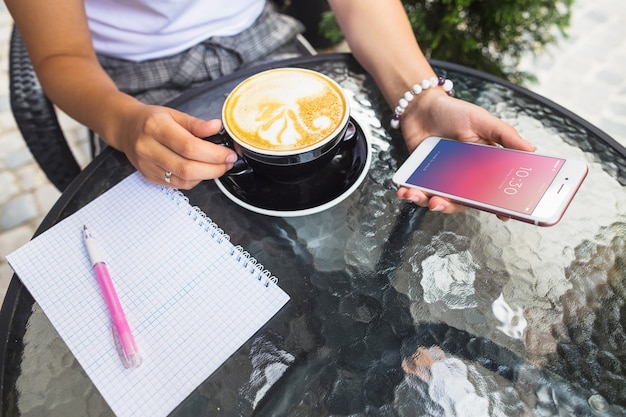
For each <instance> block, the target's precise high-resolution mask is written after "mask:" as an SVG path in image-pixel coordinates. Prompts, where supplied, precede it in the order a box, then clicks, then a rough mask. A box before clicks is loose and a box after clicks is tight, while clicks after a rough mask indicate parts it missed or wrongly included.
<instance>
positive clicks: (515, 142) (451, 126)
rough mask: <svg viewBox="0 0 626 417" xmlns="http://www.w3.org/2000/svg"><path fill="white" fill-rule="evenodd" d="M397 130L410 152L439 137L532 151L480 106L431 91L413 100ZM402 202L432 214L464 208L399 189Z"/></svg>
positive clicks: (408, 189) (413, 189) (438, 198)
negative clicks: (424, 209) (400, 130)
mask: <svg viewBox="0 0 626 417" xmlns="http://www.w3.org/2000/svg"><path fill="white" fill-rule="evenodd" d="M400 127H401V129H402V134H403V136H404V138H405V141H406V144H407V147H408V149H409V151H413V150H414V149H415V148H416V147H417V146H418V145H419V144H420V143H421V141H423V140H424V139H425V138H427V137H429V136H440V137H444V138H450V139H457V140H460V141H464V142H474V143H486V144H492V145H501V146H504V147H506V148H513V149H519V150H523V151H530V152H532V151H534V150H535V147H534V146H533V145H531V144H530V143H528V142H526V141H525V140H524V139H522V137H521V136H520V135H519V133H517V131H516V130H515V128H513V127H512V126H510V125H509V124H507V123H505V122H504V121H503V120H501V119H499V118H497V117H496V116H494V115H492V114H491V113H489V112H488V111H487V110H485V109H483V108H482V107H479V106H476V105H474V104H471V103H468V102H466V101H463V100H459V99H455V98H453V97H449V96H448V95H447V94H446V93H445V92H443V91H442V90H437V89H434V90H432V91H428V92H426V93H422V95H420V97H419V100H417V99H416V100H413V102H411V104H410V105H409V106H408V107H407V109H406V111H405V112H404V114H403V115H402V118H401V122H400ZM397 195H398V197H399V198H401V199H405V200H410V201H413V202H414V203H415V204H417V205H419V206H422V207H428V208H429V209H430V210H431V211H439V212H443V213H455V212H458V211H461V210H463V206H461V205H459V204H455V203H452V202H451V201H450V200H448V199H446V198H443V197H437V196H433V197H430V198H429V197H428V196H427V195H426V194H425V193H423V192H422V191H420V190H418V189H416V188H407V187H401V188H399V189H398V192H397Z"/></svg>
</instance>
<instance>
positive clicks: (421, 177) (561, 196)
mask: <svg viewBox="0 0 626 417" xmlns="http://www.w3.org/2000/svg"><path fill="white" fill-rule="evenodd" d="M587 171H588V167H587V164H586V163H584V162H582V161H578V160H571V159H564V158H558V157H553V156H547V155H541V154H537V153H532V152H523V151H517V150H513V149H507V148H502V147H498V146H489V145H480V144H474V143H466V142H459V141H456V140H452V139H445V138H439V137H429V138H427V139H425V140H424V141H423V142H422V143H421V144H420V145H419V146H418V147H417V148H416V149H415V151H414V152H413V153H412V154H411V155H410V156H409V158H408V159H407V160H406V161H405V162H404V164H402V166H401V167H400V168H399V169H398V171H397V172H396V173H395V174H394V176H393V183H394V184H395V185H396V186H397V187H401V186H404V187H415V188H419V189H421V190H422V191H424V192H425V193H426V194H427V195H429V196H433V195H438V196H442V197H446V198H449V199H450V200H452V201H454V202H456V203H459V204H462V205H465V206H468V207H473V208H477V209H480V210H484V211H487V212H490V213H495V214H497V215H499V216H504V217H510V218H512V219H517V220H521V221H524V222H527V223H532V224H535V225H538V226H552V225H554V224H556V223H557V222H558V221H559V220H560V219H561V217H562V216H563V213H564V212H565V210H566V209H567V207H568V205H569V204H570V202H571V201H572V198H573V197H574V195H575V194H576V192H577V191H578V188H579V187H580V185H581V183H582V182H583V180H584V179H585V177H586V176H587Z"/></svg>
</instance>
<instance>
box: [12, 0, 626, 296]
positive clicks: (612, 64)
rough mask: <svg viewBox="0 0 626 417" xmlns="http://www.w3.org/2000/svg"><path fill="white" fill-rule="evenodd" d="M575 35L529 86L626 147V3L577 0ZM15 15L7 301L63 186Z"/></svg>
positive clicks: (530, 62) (538, 60) (82, 156)
mask: <svg viewBox="0 0 626 417" xmlns="http://www.w3.org/2000/svg"><path fill="white" fill-rule="evenodd" d="M571 23H572V25H571V27H570V29H569V30H568V34H569V37H568V38H567V39H563V40H561V41H560V42H559V43H558V44H557V45H555V46H552V47H550V48H549V49H548V50H547V51H545V52H544V53H543V54H541V55H540V56H539V57H529V58H528V59H526V60H524V62H522V65H521V67H522V68H523V69H525V70H527V71H530V72H532V73H534V74H535V75H537V77H538V79H539V81H538V83H537V84H536V85H533V86H530V87H529V88H530V89H531V90H533V91H534V92H536V93H538V94H541V95H543V96H544V97H547V98H549V99H551V100H552V101H554V102H556V103H558V104H560V105H562V106H564V107H566V108H568V109H569V110H571V111H573V112H574V113H576V114H578V115H580V116H581V117H583V118H584V119H586V120H588V121H589V122H591V123H593V124H594V125H596V126H598V127H599V128H601V129H602V130H604V131H605V132H606V133H608V134H609V135H611V136H612V137H613V138H614V139H616V140H618V141H619V142H620V143H622V144H624V145H625V146H626V75H625V74H624V67H625V66H626V42H624V41H623V39H625V38H626V2H624V0H577V1H576V2H575V4H574V7H573V16H572V21H571ZM11 27H12V20H11V17H10V15H9V14H8V12H7V11H6V8H5V6H4V3H2V4H0V300H1V299H3V298H4V295H5V293H6V289H7V287H8V284H9V281H10V279H11V276H12V270H11V268H10V267H9V266H8V264H7V263H6V259H5V256H6V255H7V254H8V253H10V252H12V251H13V250H14V249H16V248H18V247H19V246H21V245H23V244H24V243H26V242H27V241H28V240H29V239H30V238H31V237H32V235H33V233H34V232H35V230H36V228H37V226H38V225H39V223H40V222H41V220H42V219H43V217H44V216H45V214H46V213H47V212H48V210H49V209H50V208H51V207H52V205H53V204H54V202H55V201H56V199H57V198H58V197H59V195H60V194H59V192H58V191H57V190H56V189H55V188H54V187H53V186H52V185H51V184H50V183H49V182H48V181H47V179H46V178H45V176H44V175H43V173H42V172H41V171H40V170H39V169H38V167H37V164H36V163H35V162H34V160H33V158H32V156H31V155H30V153H29V152H28V150H27V148H26V145H25V144H24V142H23V140H22V137H21V135H20V133H19V131H18V130H17V128H16V127H15V122H14V120H13V116H12V114H11V110H10V106H9V93H8V75H7V68H8V47H9V36H10V32H11ZM61 125H62V126H63V128H64V130H65V132H66V136H67V137H68V139H69V141H70V143H71V144H72V148H73V150H74V152H75V154H76V157H77V159H78V160H79V162H80V163H81V164H82V165H83V166H84V165H85V164H86V163H87V162H88V156H87V155H88V154H89V152H88V145H87V139H86V138H87V134H86V133H87V132H86V130H85V129H84V128H82V127H81V126H79V125H78V124H77V123H76V122H74V121H73V120H71V119H69V118H68V117H65V116H63V115H61Z"/></svg>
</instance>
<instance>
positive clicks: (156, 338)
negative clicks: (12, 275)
mask: <svg viewBox="0 0 626 417" xmlns="http://www.w3.org/2000/svg"><path fill="white" fill-rule="evenodd" d="M83 225H87V227H88V228H89V230H90V232H91V233H92V235H93V236H94V238H95V239H96V240H97V241H98V243H99V244H100V246H101V247H102V249H103V252H104V256H105V258H106V260H107V266H108V268H109V272H110V273H111V278H112V280H113V283H114V285H115V288H116V289H117V293H118V295H119V298H120V301H121V303H122V305H123V307H124V310H125V312H126V316H127V318H128V321H129V324H130V327H131V329H132V332H133V334H134V336H135V339H136V341H137V344H138V346H139V349H140V350H141V353H142V356H143V364H142V365H141V366H140V367H139V368H137V369H125V368H124V367H123V366H122V363H121V361H120V358H119V356H118V354H117V351H116V349H115V345H114V343H113V337H112V333H111V319H110V315H109V312H108V310H107V308H106V304H105V302H104V298H103V296H102V293H101V291H100V288H99V286H98V282H97V281H96V277H95V274H94V272H93V269H92V266H91V263H90V261H89V257H88V254H87V250H86V248H85V245H84V242H83V235H82V229H83ZM7 259H8V261H9V263H10V265H11V266H12V267H13V269H14V270H15V272H16V273H17V275H18V276H19V278H20V279H21V280H22V282H23V283H24V285H25V286H26V287H27V288H28V290H29V291H30V293H31V294H32V295H33V297H34V298H35V300H36V301H37V302H38V303H39V305H40V306H41V308H42V309H43V311H44V312H45V313H46V315H47V316H48V318H49V319H50V321H51V322H52V324H53V325H54V327H55V328H56V330H57V331H58V332H59V334H60V336H61V337H62V338H63V340H64V341H65V342H66V343H67V345H68V347H69V349H70V350H71V351H72V353H73V354H74V355H75V356H76V359H77V360H78V362H79V363H80V364H81V366H82V367H83V368H84V369H85V371H86V373H87V374H88V375H89V377H90V378H91V379H92V381H93V382H94V385H95V386H96V387H97V388H98V390H99V391H100V393H101V394H102V396H103V397H104V399H105V400H106V401H107V403H108V404H109V406H110V407H111V409H112V410H113V411H114V412H115V414H116V415H118V416H120V417H123V416H141V417H144V416H166V415H167V414H169V413H170V412H171V411H172V410H173V409H174V408H175V407H176V406H177V405H178V404H179V403H180V402H181V401H183V400H184V399H185V398H186V397H187V396H188V395H189V394H190V393H191V392H192V391H193V390H194V389H195V388H196V387H197V386H198V385H199V384H200V383H202V381H204V380H205V379H206V378H207V377H208V376H209V375H211V373H213V372H214V371H215V370H216V369H217V368H218V367H219V366H220V365H221V364H222V363H223V362H224V361H225V360H226V359H227V358H228V357H229V356H231V355H232V354H233V353H234V352H235V351H236V350H237V349H238V348H239V347H240V346H241V345H242V344H243V343H245V342H246V341H247V340H248V339H249V338H250V337H252V335H254V333H256V332H257V331H258V330H259V329H260V328H261V327H262V326H263V325H264V324H265V323H266V322H267V321H268V320H270V319H271V318H272V316H274V315H275V314H276V313H277V312H278V311H279V310H280V309H281V307H282V306H284V305H285V303H287V301H288V300H289V296H288V295H287V294H286V293H285V292H284V291H282V290H281V289H280V287H279V286H278V285H276V283H275V281H273V280H271V279H270V276H269V274H268V273H267V271H265V272H264V273H263V271H262V270H263V268H262V267H261V266H260V265H255V264H254V262H251V261H249V260H248V258H247V257H246V256H245V253H242V251H241V250H240V249H238V248H235V247H234V246H233V245H232V244H231V243H230V241H229V240H228V238H227V236H224V234H223V233H222V232H221V230H219V228H217V226H216V225H214V224H213V223H212V222H211V221H210V219H208V218H207V217H206V216H205V215H204V214H203V213H202V212H200V211H199V210H197V209H194V208H192V207H191V206H190V205H189V203H188V202H187V199H186V198H185V197H184V196H183V195H182V194H181V193H180V192H178V191H177V190H173V189H169V188H164V187H160V186H158V185H155V184H152V183H150V182H148V181H146V180H145V179H144V178H143V177H142V176H141V175H140V174H138V173H134V174H132V175H130V176H129V177H128V178H126V179H125V180H123V181H122V182H120V183H119V184H117V185H116V186H114V187H113V188H112V189H110V190H109V191H107V192H106V193H104V194H103V195H102V196H100V197H98V198H97V199H96V200H94V201H93V202H91V203H89V204H88V205H87V206H85V207H83V208H82V209H80V210H79V211H77V212H76V213H75V214H73V215H72V216H70V217H68V218H66V219H65V220H63V221H61V222H60V223H58V224H57V225H55V226H54V227H52V228H51V229H49V230H47V231H46V232H44V233H42V234H41V235H39V236H37V237H36V238H35V239H33V240H32V241H30V242H29V243H27V244H26V245H24V246H23V247H21V248H20V249H18V250H17V251H15V252H13V253H11V254H10V255H9V256H8V257H7ZM272 278H273V277H272Z"/></svg>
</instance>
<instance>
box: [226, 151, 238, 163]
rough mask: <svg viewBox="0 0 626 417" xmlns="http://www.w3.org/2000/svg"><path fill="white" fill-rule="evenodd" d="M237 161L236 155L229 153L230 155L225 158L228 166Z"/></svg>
mask: <svg viewBox="0 0 626 417" xmlns="http://www.w3.org/2000/svg"><path fill="white" fill-rule="evenodd" d="M236 160H237V155H236V154H234V153H231V154H230V155H228V156H227V157H226V162H227V163H229V164H232V163H233V162H235V161H236Z"/></svg>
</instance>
